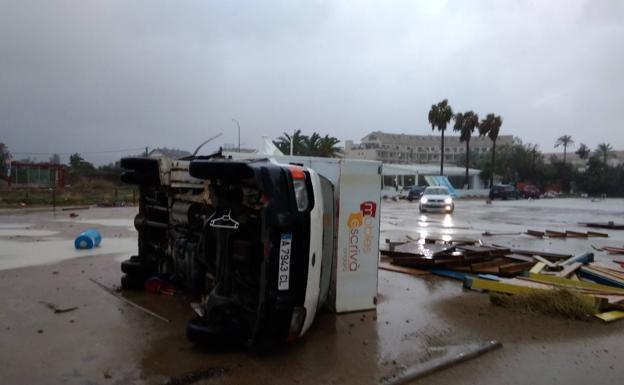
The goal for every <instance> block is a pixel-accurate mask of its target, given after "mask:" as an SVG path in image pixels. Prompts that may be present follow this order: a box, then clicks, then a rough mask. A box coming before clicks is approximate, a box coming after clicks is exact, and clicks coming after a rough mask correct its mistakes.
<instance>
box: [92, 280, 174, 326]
mask: <svg viewBox="0 0 624 385" xmlns="http://www.w3.org/2000/svg"><path fill="white" fill-rule="evenodd" d="M89 280H90V281H91V282H93V283H95V284H96V285H98V286H99V287H100V288H102V289H104V290H105V291H106V292H107V293H109V294H110V295H112V296H114V297H115V298H117V299H119V300H121V301H123V302H125V303H127V304H128V305H130V306H133V307H135V308H137V309H139V310H142V311H143V312H145V313H147V314H149V315H151V316H153V317H155V318H158V319H159V320H161V321H165V322H168V323H169V322H171V320H169V319H167V318H165V317H163V316H161V315H158V314H156V313H154V312H153V311H151V310H149V309H146V308H144V307H143V306H141V305H139V304H137V303H134V302H132V301H130V300H129V299H127V298H124V297H122V296H121V295H119V294H117V293H116V292H115V291H114V290H112V289H109V288H108V287H106V285H104V284H103V283H101V282H98V281H96V280H95V279H93V278H89Z"/></svg>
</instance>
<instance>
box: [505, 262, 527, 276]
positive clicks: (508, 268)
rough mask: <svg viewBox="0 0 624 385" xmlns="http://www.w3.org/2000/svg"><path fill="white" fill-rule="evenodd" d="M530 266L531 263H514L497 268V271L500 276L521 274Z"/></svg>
mask: <svg viewBox="0 0 624 385" xmlns="http://www.w3.org/2000/svg"><path fill="white" fill-rule="evenodd" d="M531 266H533V262H514V263H508V264H506V265H502V266H499V267H498V271H499V272H500V274H503V275H510V274H513V275H515V274H519V273H522V272H523V271H524V270H526V269H528V268H530V267H531Z"/></svg>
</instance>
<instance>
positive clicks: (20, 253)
mask: <svg viewBox="0 0 624 385" xmlns="http://www.w3.org/2000/svg"><path fill="white" fill-rule="evenodd" d="M0 245H1V247H0V270H7V269H14V268H18V267H25V266H34V265H44V264H48V263H55V262H59V261H63V260H66V259H72V258H78V257H89V256H96V255H103V254H121V255H123V257H124V259H126V258H128V256H130V255H133V254H136V253H137V240H136V239H135V238H115V239H105V240H103V241H102V244H101V245H100V246H99V247H97V248H94V249H91V250H76V249H75V248H74V241H73V240H71V239H62V240H58V239H54V240H42V241H40V242H21V241H17V240H2V241H0Z"/></svg>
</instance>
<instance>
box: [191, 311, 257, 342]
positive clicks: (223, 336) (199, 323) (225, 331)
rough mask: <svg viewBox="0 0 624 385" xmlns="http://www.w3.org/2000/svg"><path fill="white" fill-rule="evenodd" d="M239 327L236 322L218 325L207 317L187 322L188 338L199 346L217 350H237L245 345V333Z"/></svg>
mask: <svg viewBox="0 0 624 385" xmlns="http://www.w3.org/2000/svg"><path fill="white" fill-rule="evenodd" d="M232 321H234V320H232ZM239 326H240V325H238V323H237V322H235V321H234V322H229V323H228V324H222V325H216V323H215V322H211V320H209V319H207V318H206V317H197V318H194V319H192V320H190V321H188V322H187V324H186V338H188V340H189V341H191V342H192V343H194V344H196V345H198V346H202V347H206V348H210V349H215V350H224V349H232V348H237V347H241V346H243V345H244V344H245V340H244V339H243V336H244V334H245V333H243V332H242V330H241V328H240V327H239Z"/></svg>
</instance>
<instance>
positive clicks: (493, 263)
mask: <svg viewBox="0 0 624 385" xmlns="http://www.w3.org/2000/svg"><path fill="white" fill-rule="evenodd" d="M508 263H509V260H508V259H505V258H495V259H492V260H490V261H486V262H477V263H473V264H471V265H470V267H471V268H477V269H478V268H481V267H498V266H500V265H506V264H508Z"/></svg>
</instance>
